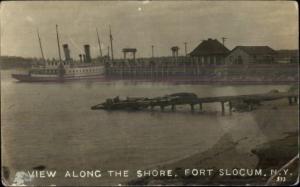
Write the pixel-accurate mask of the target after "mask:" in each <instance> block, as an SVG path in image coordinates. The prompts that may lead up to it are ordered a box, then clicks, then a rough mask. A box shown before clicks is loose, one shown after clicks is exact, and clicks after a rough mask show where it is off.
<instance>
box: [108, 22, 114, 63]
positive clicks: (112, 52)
mask: <svg viewBox="0 0 300 187" xmlns="http://www.w3.org/2000/svg"><path fill="white" fill-rule="evenodd" d="M109 39H110V50H111V59H112V60H114V50H113V43H112V41H113V37H112V35H111V28H110V25H109Z"/></svg>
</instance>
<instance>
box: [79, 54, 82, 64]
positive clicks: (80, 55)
mask: <svg viewBox="0 0 300 187" xmlns="http://www.w3.org/2000/svg"><path fill="white" fill-rule="evenodd" d="M79 58H80V63H82V54H79Z"/></svg>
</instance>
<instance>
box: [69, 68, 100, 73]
mask: <svg viewBox="0 0 300 187" xmlns="http://www.w3.org/2000/svg"><path fill="white" fill-rule="evenodd" d="M78 72H80V73H81V72H97V69H82V70H70V71H69V73H78Z"/></svg>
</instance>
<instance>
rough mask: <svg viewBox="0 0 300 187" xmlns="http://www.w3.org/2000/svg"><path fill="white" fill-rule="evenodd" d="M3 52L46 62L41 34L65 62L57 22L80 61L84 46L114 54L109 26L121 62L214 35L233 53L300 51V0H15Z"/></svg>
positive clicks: (4, 9)
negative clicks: (129, 54)
mask: <svg viewBox="0 0 300 187" xmlns="http://www.w3.org/2000/svg"><path fill="white" fill-rule="evenodd" d="M0 16H1V17H0V20H1V55H3V56H4V55H8V56H23V57H41V53H40V48H39V43H38V37H37V29H38V30H39V33H40V37H41V41H42V46H43V50H44V54H45V57H46V58H58V49H57V41H56V31H55V25H56V24H58V28H59V36H60V43H61V44H64V43H67V44H68V45H69V48H70V50H71V56H72V58H74V59H78V54H79V53H83V45H84V44H89V45H90V46H91V55H92V57H96V56H99V48H98V43H97V34H96V28H97V29H98V31H99V35H100V40H101V44H102V45H101V48H102V51H103V53H104V54H107V46H108V45H109V25H110V26H111V29H112V35H113V46H114V56H115V58H122V57H123V53H122V49H123V48H126V47H130V48H137V54H136V56H137V57H150V56H151V46H152V45H154V55H155V56H170V55H171V50H170V48H171V47H172V46H179V48H180V50H179V55H184V53H185V52H184V42H187V49H188V52H191V51H192V50H193V49H194V48H195V47H196V46H197V45H199V43H201V41H202V40H204V39H208V38H212V39H218V40H219V41H220V42H221V41H222V39H221V38H222V37H226V38H228V39H227V40H226V41H225V45H226V47H227V48H228V49H233V48H234V47H235V46H237V45H242V46H253V45H254V46H258V45H268V46H270V47H272V48H273V49H297V48H298V32H299V30H298V5H297V3H296V2H293V1H251V2H250V1H239V2H236V1H227V2H226V1H164V2H163V1H111V2H107V1H62V2H58V1H49V2H45V1H33V2H29V1H15V2H8V1H6V2H2V3H1V7H0Z"/></svg>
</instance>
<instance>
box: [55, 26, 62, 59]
mask: <svg viewBox="0 0 300 187" xmlns="http://www.w3.org/2000/svg"><path fill="white" fill-rule="evenodd" d="M56 38H57V47H58V55H59V62H60V63H61V54H60V44H59V36H58V25H56Z"/></svg>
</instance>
